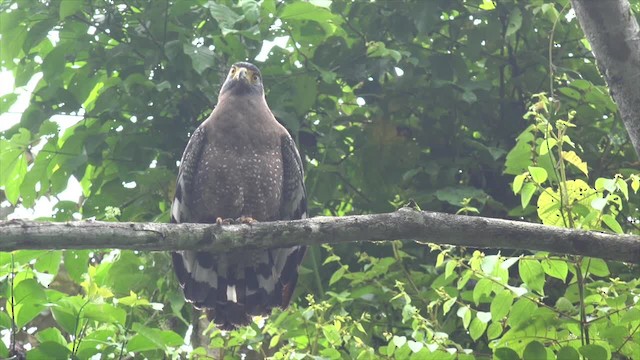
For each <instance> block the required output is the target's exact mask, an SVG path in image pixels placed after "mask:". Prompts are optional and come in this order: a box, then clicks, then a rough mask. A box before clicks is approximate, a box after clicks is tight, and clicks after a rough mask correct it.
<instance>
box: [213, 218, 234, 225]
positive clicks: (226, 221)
mask: <svg viewBox="0 0 640 360" xmlns="http://www.w3.org/2000/svg"><path fill="white" fill-rule="evenodd" d="M235 223H236V221H235V220H233V219H223V218H221V217H217V218H216V224H217V225H233V224H235Z"/></svg>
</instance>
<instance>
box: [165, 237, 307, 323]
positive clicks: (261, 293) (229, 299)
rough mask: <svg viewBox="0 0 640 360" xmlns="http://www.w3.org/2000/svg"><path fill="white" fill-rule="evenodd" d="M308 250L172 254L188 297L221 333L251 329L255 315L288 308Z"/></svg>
mask: <svg viewBox="0 0 640 360" xmlns="http://www.w3.org/2000/svg"><path fill="white" fill-rule="evenodd" d="M304 253H305V247H304V246H296V247H293V248H284V249H271V250H265V251H251V252H246V251H245V252H242V253H230V254H225V255H223V256H216V255H215V254H212V253H208V252H197V251H181V252H175V253H172V258H173V264H174V268H175V270H176V274H177V276H178V281H179V282H180V285H181V286H182V288H183V290H184V296H185V298H186V299H187V300H188V301H189V302H192V303H193V304H194V305H195V306H196V307H198V308H203V309H207V316H208V317H209V319H210V320H212V321H214V322H215V323H216V324H217V325H218V327H220V328H222V329H233V328H235V327H237V326H242V325H247V324H248V323H250V321H251V315H263V314H268V313H270V312H271V309H272V308H274V307H281V308H285V307H287V306H288V305H289V302H290V301H291V296H292V295H293V291H294V289H295V286H296V282H297V279H298V266H299V265H300V263H301V262H302V258H303V257H304Z"/></svg>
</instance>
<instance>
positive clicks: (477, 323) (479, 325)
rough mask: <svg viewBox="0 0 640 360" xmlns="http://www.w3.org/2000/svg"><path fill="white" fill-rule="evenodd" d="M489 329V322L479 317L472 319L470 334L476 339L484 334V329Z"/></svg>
mask: <svg viewBox="0 0 640 360" xmlns="http://www.w3.org/2000/svg"><path fill="white" fill-rule="evenodd" d="M486 329H487V323H486V322H483V321H481V320H480V319H479V318H477V317H476V318H474V319H473V320H472V321H471V325H470V326H469V336H471V338H472V339H473V340H474V341H476V340H478V339H479V338H480V336H482V334H484V331H485V330H486Z"/></svg>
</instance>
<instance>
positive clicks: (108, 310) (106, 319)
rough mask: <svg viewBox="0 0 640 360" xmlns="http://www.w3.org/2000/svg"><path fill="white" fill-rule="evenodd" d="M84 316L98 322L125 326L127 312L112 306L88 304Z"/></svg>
mask: <svg viewBox="0 0 640 360" xmlns="http://www.w3.org/2000/svg"><path fill="white" fill-rule="evenodd" d="M82 315H83V316H84V317H86V318H87V319H92V320H96V321H99V322H103V323H106V324H120V325H122V326H124V325H125V323H126V319H127V312H126V311H124V310H123V309H121V308H117V307H115V306H113V305H111V304H87V305H86V306H85V307H84V309H83V313H82Z"/></svg>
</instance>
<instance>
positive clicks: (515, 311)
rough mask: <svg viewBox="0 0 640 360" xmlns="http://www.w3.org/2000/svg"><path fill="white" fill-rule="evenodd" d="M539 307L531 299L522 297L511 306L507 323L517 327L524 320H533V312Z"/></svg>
mask: <svg viewBox="0 0 640 360" xmlns="http://www.w3.org/2000/svg"><path fill="white" fill-rule="evenodd" d="M536 309H537V306H536V305H535V304H534V303H533V302H531V300H529V299H524V298H520V299H519V300H518V301H516V303H515V304H513V306H512V307H511V310H510V311H509V317H508V318H507V325H509V326H511V327H517V326H518V325H520V324H521V323H523V322H526V321H529V320H531V314H533V312H534V311H535V310H536Z"/></svg>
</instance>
